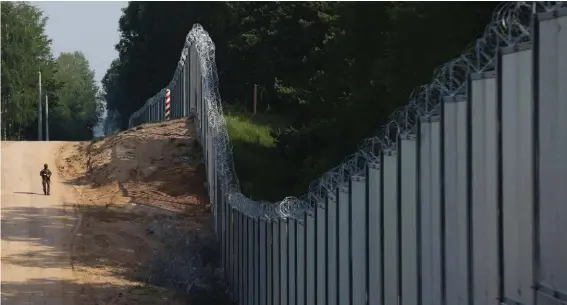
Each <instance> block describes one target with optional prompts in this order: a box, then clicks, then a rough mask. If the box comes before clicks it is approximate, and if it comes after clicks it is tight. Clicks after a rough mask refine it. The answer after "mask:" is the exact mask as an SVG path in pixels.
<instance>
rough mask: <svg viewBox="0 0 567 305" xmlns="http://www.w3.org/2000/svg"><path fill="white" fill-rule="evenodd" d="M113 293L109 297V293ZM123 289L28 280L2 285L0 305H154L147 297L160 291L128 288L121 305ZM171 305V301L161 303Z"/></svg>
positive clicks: (49, 280)
mask: <svg viewBox="0 0 567 305" xmlns="http://www.w3.org/2000/svg"><path fill="white" fill-rule="evenodd" d="M109 292H112V293H109ZM124 292H125V289H124V287H119V286H116V285H113V284H110V283H104V284H102V283H101V284H90V285H88V286H84V285H82V284H80V283H78V282H75V281H68V280H53V279H30V280H28V281H26V282H3V283H2V304H7V305H16V304H32V303H29V300H41V304H57V303H53V302H51V300H53V301H55V302H57V301H60V300H61V299H60V295H61V293H63V294H64V295H65V300H66V301H71V300H73V301H74V302H73V301H71V302H73V303H65V304H81V305H95V304H140V305H153V304H154V303H152V302H153V301H148V299H149V298H148V296H149V297H151V295H150V294H156V295H157V294H160V291H159V288H157V289H156V288H149V287H144V286H136V287H130V288H129V298H128V302H127V303H122V302H121V300H120V299H122V298H123V296H124ZM164 301H165V302H171V303H168V304H178V303H174V302H175V301H174V300H173V299H169V300H164Z"/></svg>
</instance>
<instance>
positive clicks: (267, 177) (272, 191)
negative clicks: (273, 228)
mask: <svg viewBox="0 0 567 305" xmlns="http://www.w3.org/2000/svg"><path fill="white" fill-rule="evenodd" d="M223 107H224V111H223V112H224V117H225V120H226V123H227V127H228V135H229V137H230V141H231V144H232V147H233V156H234V165H235V170H236V174H237V176H238V179H239V181H240V187H241V190H242V192H243V193H244V195H246V196H248V197H250V198H252V199H254V200H269V201H278V200H281V199H283V198H284V197H286V196H292V195H300V194H301V193H302V191H305V190H300V189H299V188H298V185H297V180H298V179H296V177H295V175H297V169H295V167H294V166H292V165H291V164H289V162H288V161H287V160H285V158H283V157H282V156H280V154H278V152H277V150H276V147H275V143H274V139H273V138H272V136H270V130H272V129H273V128H278V127H282V128H283V127H286V126H287V122H286V120H285V119H284V118H281V117H279V116H277V115H274V114H266V113H257V114H256V115H252V114H251V113H248V112H245V111H243V110H242V109H238V108H236V107H230V106H228V107H227V106H225V105H223Z"/></svg>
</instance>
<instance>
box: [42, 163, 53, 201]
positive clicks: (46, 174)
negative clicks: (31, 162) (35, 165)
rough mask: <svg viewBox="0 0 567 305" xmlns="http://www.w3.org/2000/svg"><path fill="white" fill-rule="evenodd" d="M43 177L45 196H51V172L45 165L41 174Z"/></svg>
mask: <svg viewBox="0 0 567 305" xmlns="http://www.w3.org/2000/svg"><path fill="white" fill-rule="evenodd" d="M39 175H40V176H41V185H42V186H43V194H44V195H49V194H50V192H51V171H50V170H49V168H47V164H44V165H43V169H42V170H41V172H39Z"/></svg>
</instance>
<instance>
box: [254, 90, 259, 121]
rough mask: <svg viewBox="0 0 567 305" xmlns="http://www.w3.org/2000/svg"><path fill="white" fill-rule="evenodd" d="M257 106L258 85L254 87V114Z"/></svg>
mask: <svg viewBox="0 0 567 305" xmlns="http://www.w3.org/2000/svg"><path fill="white" fill-rule="evenodd" d="M257 105H258V85H254V114H256V106H257Z"/></svg>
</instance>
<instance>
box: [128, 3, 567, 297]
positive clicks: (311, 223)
mask: <svg viewBox="0 0 567 305" xmlns="http://www.w3.org/2000/svg"><path fill="white" fill-rule="evenodd" d="M214 52H215V48H214V44H213V42H212V41H211V39H210V37H209V36H208V34H207V33H206V32H205V31H204V30H203V28H202V27H201V26H199V25H196V26H194V28H193V29H192V30H191V32H190V33H189V34H188V35H187V40H186V44H185V47H184V49H183V52H182V56H181V59H180V61H179V65H178V67H177V70H176V71H175V74H174V77H173V79H172V81H171V82H170V84H168V86H167V87H166V88H164V89H163V90H162V91H160V92H159V93H158V94H156V96H154V97H152V98H151V99H149V100H148V101H147V102H146V104H145V105H144V106H143V107H142V108H141V109H140V110H138V111H137V112H136V113H134V114H133V115H132V116H131V118H130V127H134V126H136V125H139V124H143V123H149V122H157V121H162V120H164V119H166V116H165V96H166V92H169V96H170V99H171V101H170V102H171V104H170V105H171V117H170V118H167V119H176V118H182V117H187V116H192V117H194V124H195V127H196V129H197V133H198V139H199V141H200V143H201V144H202V145H201V146H202V149H203V153H204V162H205V165H206V169H207V182H206V185H205V187H206V188H207V190H208V192H209V194H210V198H211V202H212V203H213V204H212V212H213V216H214V217H213V218H214V224H213V229H214V231H215V233H216V234H217V236H218V241H219V243H220V250H221V252H222V255H221V267H222V271H223V274H224V277H225V280H226V286H227V288H228V289H229V291H230V292H231V293H232V296H233V297H234V299H235V300H236V301H238V303H239V304H243V305H244V304H246V305H264V304H265V305H311V304H316V305H324V304H329V305H359V304H365V305H366V304H368V305H399V304H403V305H461V304H462V305H465V304H466V305H500V304H507V305H512V304H514V305H536V304H537V305H551V304H554V305H555V304H564V305H565V304H567V240H566V238H565V237H564V235H565V232H567V221H566V219H567V119H566V118H567V5H565V3H563V2H509V3H505V4H503V5H502V7H500V8H499V9H498V10H497V11H496V12H495V14H494V19H493V21H492V22H491V23H490V24H489V25H488V26H487V28H486V31H485V34H484V36H483V37H481V38H479V39H478V40H477V41H475V43H473V44H472V45H471V48H470V49H469V50H467V51H466V52H465V53H463V55H461V56H460V57H458V58H456V59H454V60H452V61H450V62H448V63H447V64H445V65H443V66H441V67H439V68H438V69H437V70H436V71H435V76H434V79H433V80H432V82H431V84H429V85H426V86H422V87H419V88H417V89H416V90H415V91H414V92H413V93H412V95H411V96H410V100H409V103H408V105H407V106H405V107H403V108H400V109H398V110H396V111H395V112H394V113H393V114H392V116H391V117H390V121H389V123H388V124H386V125H385V126H384V128H383V130H382V133H381V134H380V136H377V137H373V138H370V139H367V140H365V141H364V142H363V144H362V145H361V146H360V149H359V151H357V152H356V153H355V154H353V155H351V156H349V157H347V158H346V159H345V161H344V163H342V164H341V165H339V166H337V167H335V168H333V169H331V170H330V171H329V172H328V173H326V174H325V175H323V176H322V177H321V178H320V179H319V180H317V181H314V182H313V183H312V184H311V186H310V188H309V191H308V193H307V194H306V195H305V196H302V197H300V198H296V197H288V198H285V199H283V200H282V201H280V202H276V203H268V202H255V201H252V200H250V199H249V198H247V197H246V196H244V195H243V194H242V193H241V192H240V187H239V182H238V178H237V177H236V174H235V172H234V164H233V161H232V152H231V146H230V139H229V138H228V133H227V126H226V121H225V120H224V118H223V115H222V104H221V100H220V96H219V91H218V85H219V84H218V76H217V74H216V73H217V72H216V64H215V58H214Z"/></svg>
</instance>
